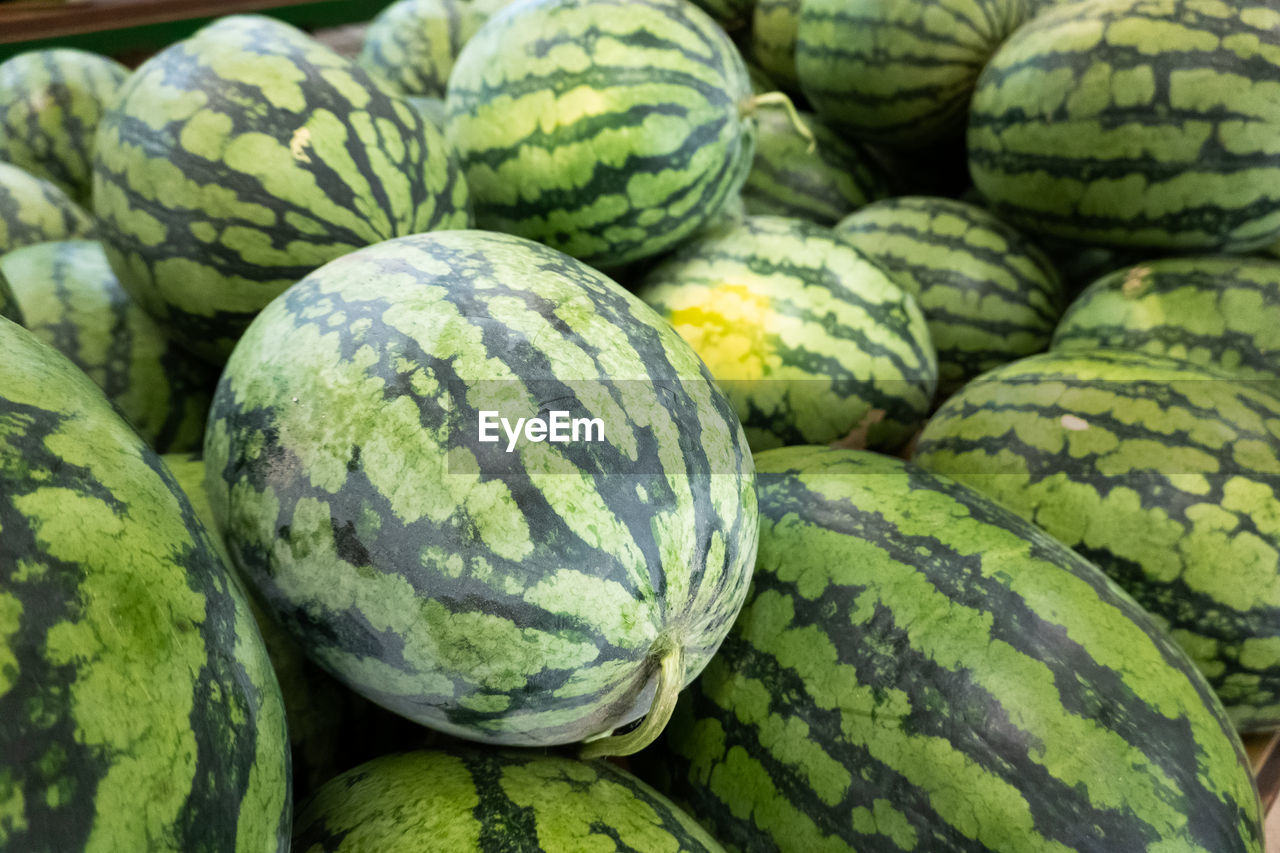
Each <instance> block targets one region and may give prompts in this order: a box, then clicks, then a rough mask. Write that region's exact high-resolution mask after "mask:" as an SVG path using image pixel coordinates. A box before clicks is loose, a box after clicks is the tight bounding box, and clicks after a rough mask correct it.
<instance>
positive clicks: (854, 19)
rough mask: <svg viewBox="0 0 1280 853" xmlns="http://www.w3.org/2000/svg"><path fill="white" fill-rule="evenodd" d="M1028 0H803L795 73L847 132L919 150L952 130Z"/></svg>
mask: <svg viewBox="0 0 1280 853" xmlns="http://www.w3.org/2000/svg"><path fill="white" fill-rule="evenodd" d="M1036 5H1038V4H1037V2H1036V0H804V2H803V3H800V4H799V18H798V20H797V22H796V25H795V26H796V33H795V47H794V55H795V68H796V79H797V81H798V82H799V85H800V89H801V91H803V92H804V94H805V97H807V98H808V99H809V103H810V104H812V106H813V109H814V110H815V111H816V112H817V113H818V115H820V116H822V117H823V118H824V119H826V120H828V121H829V122H831V123H832V124H833V125H836V126H838V127H841V128H842V129H844V130H845V131H846V132H847V133H849V134H851V135H852V136H853V137H855V138H857V139H861V140H865V141H868V142H881V143H888V144H892V145H895V146H910V147H920V146H925V145H929V144H932V143H936V142H940V141H943V140H950V139H952V138H953V137H958V136H959V135H960V134H961V133H962V132H963V129H964V118H965V110H966V108H967V107H968V103H969V96H970V94H971V93H972V92H973V87H974V84H975V82H976V81H977V78H978V72H979V71H981V70H982V66H983V65H984V64H985V63H986V62H987V60H988V59H989V58H990V57H991V55H992V54H993V53H994V52H995V50H996V48H997V47H999V46H1000V43H1001V42H1003V41H1004V40H1005V39H1006V38H1007V37H1008V36H1009V34H1010V33H1012V32H1013V31H1014V30H1015V29H1016V28H1017V27H1018V26H1019V25H1021V24H1022V22H1023V21H1025V20H1027V18H1029V17H1030V16H1031V13H1032V11H1033V9H1034V8H1035V6H1036Z"/></svg>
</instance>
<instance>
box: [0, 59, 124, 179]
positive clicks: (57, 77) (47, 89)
mask: <svg viewBox="0 0 1280 853" xmlns="http://www.w3.org/2000/svg"><path fill="white" fill-rule="evenodd" d="M127 76H129V69H127V68H125V67H124V66H123V65H121V64H120V63H119V62H116V61H115V60H114V59H108V58H107V57H105V56H99V55H98V54H96V53H87V52H85V51H83V50H73V49H71V48H54V49H50V50H33V51H29V52H27V53H20V54H18V55H17V56H15V57H13V58H12V59H9V60H6V61H5V62H4V63H0V160H2V161H5V162H9V163H12V164H14V165H15V166H19V167H21V168H23V169H26V170H27V171H28V172H30V173H31V174H33V175H35V176H37V177H40V178H44V179H45V180H48V181H52V182H53V183H54V184H56V185H57V186H58V188H59V189H61V190H62V191H63V192H65V193H66V194H67V195H69V196H70V197H71V198H72V199H74V200H75V201H76V203H78V204H88V203H89V196H90V191H91V189H92V180H91V177H92V175H91V160H92V156H93V139H94V134H95V132H96V131H97V129H98V122H99V121H100V120H101V118H102V113H103V111H104V110H105V109H106V107H107V105H109V104H110V103H111V102H112V101H113V100H114V99H115V97H116V93H117V91H118V90H119V88H120V84H122V83H123V82H124V79H125V77H127Z"/></svg>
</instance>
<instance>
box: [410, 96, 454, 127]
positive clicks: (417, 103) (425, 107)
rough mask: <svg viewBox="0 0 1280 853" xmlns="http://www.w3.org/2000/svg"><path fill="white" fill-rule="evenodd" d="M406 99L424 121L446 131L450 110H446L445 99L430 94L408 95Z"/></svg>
mask: <svg viewBox="0 0 1280 853" xmlns="http://www.w3.org/2000/svg"><path fill="white" fill-rule="evenodd" d="M405 101H406V102H407V103H408V104H409V106H411V107H413V108H414V109H415V110H416V111H417V113H418V115H420V116H422V118H423V120H424V121H426V122H428V123H429V124H431V125H432V126H433V127H435V129H436V130H438V131H440V132H441V133H444V131H445V127H446V124H447V116H448V112H447V111H446V110H445V105H444V101H443V100H441V99H440V98H432V97H429V96H421V95H406V96H405Z"/></svg>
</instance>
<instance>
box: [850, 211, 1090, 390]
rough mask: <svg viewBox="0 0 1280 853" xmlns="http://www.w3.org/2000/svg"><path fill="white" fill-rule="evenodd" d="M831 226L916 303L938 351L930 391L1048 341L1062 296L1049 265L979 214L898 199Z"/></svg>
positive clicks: (950, 386) (1028, 352)
mask: <svg viewBox="0 0 1280 853" xmlns="http://www.w3.org/2000/svg"><path fill="white" fill-rule="evenodd" d="M835 230H836V233H837V234H840V235H842V236H844V237H845V238H847V239H848V240H849V242H850V243H851V244H852V245H854V246H856V247H857V248H858V249H860V250H862V251H863V252H865V253H866V254H867V256H868V257H870V258H871V259H873V260H875V261H877V262H878V263H880V264H881V265H882V266H883V267H884V268H885V269H886V270H888V271H889V272H890V273H891V274H892V275H893V277H894V280H895V281H896V282H897V283H898V284H899V285H901V286H902V288H903V289H904V290H906V291H907V292H908V293H910V294H911V295H913V296H915V297H916V299H917V300H918V301H919V303H920V309H921V310H922V311H923V312H924V316H925V319H926V320H927V321H928V323H929V335H930V337H931V338H932V339H933V344H934V346H935V347H936V348H937V351H938V393H939V395H941V396H944V397H945V396H948V395H950V394H951V393H953V392H954V391H956V390H957V389H959V388H960V386H962V385H963V384H964V383H965V382H968V381H969V380H970V379H972V378H973V377H975V376H977V375H978V374H980V373H983V372H984V371H987V370H990V369H991V368H993V367H995V366H997V365H1000V364H1004V363H1005V362H1009V361H1014V360H1016V359H1018V358H1021V357H1022V356H1026V355H1031V354H1032V353H1036V352H1040V351H1041V350H1043V349H1045V348H1046V347H1047V346H1048V345H1049V338H1050V336H1051V335H1052V334H1053V328H1054V324H1055V323H1057V321H1058V317H1059V315H1060V314H1061V313H1062V308H1063V305H1064V303H1065V301H1066V297H1065V294H1064V293H1063V289H1062V282H1061V280H1060V279H1059V278H1058V273H1057V270H1055V269H1054V267H1053V264H1052V263H1050V262H1049V259H1048V258H1046V257H1045V256H1044V253H1043V252H1041V251H1040V250H1039V249H1038V248H1036V246H1035V245H1033V244H1032V243H1031V241H1030V240H1028V239H1027V238H1026V237H1024V236H1023V235H1022V234H1020V233H1018V231H1017V230H1015V229H1014V228H1012V227H1010V226H1008V225H1006V224H1004V223H1003V222H1001V221H1000V220H999V219H997V218H996V217H995V216H993V215H991V214H990V213H988V212H987V211H986V210H983V209H982V208H980V207H976V206H974V205H972V204H966V203H965V202H961V201H953V200H951V199H946V198H934V197H927V196H901V197H898V198H892V199H887V200H885V201H879V202H876V203H875V204H871V205H868V206H866V207H863V208H862V209H861V210H858V211H855V212H854V213H852V214H850V215H849V216H847V217H845V218H844V219H843V220H841V221H840V223H839V224H838V225H837V226H836V229H835Z"/></svg>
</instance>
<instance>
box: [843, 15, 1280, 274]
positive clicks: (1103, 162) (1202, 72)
mask: <svg viewBox="0 0 1280 853" xmlns="http://www.w3.org/2000/svg"><path fill="white" fill-rule="evenodd" d="M827 2H830V0H827ZM1276 15H1277V12H1276V8H1275V4H1274V3H1272V2H1268V0H1241V2H1232V3H1220V2H1217V0H1092V2H1076V3H1061V4H1055V5H1052V6H1050V7H1049V8H1048V9H1046V10H1045V11H1044V12H1043V13H1041V14H1039V15H1037V16H1036V17H1035V18H1034V19H1033V20H1031V21H1030V22H1028V23H1027V24H1026V26H1024V27H1022V28H1021V29H1019V30H1018V31H1017V32H1015V33H1014V34H1013V35H1012V36H1010V37H1009V39H1008V40H1007V41H1006V42H1005V43H1004V44H1003V45H1001V46H1000V49H999V50H998V51H997V52H996V54H995V56H994V57H992V59H991V61H990V62H989V63H987V65H986V67H985V68H983V69H982V75H981V77H980V78H979V80H978V85H977V90H976V92H975V93H974V96H973V102H972V107H971V109H970V111H969V133H968V156H969V169H970V172H971V174H972V176H973V181H974V183H975V184H976V185H977V187H978V189H979V190H980V191H981V192H982V194H983V195H984V196H985V197H986V198H988V199H989V200H990V202H991V204H992V205H993V209H994V210H995V212H996V213H997V214H999V215H1000V217H1001V218H1002V219H1006V220H1007V221H1008V222H1010V223H1011V224H1012V225H1015V226H1018V227H1020V228H1025V229H1027V230H1030V231H1034V232H1037V233H1044V234H1051V235H1054V236H1057V237H1065V238H1069V239H1073V240H1077V241H1081V242H1086V243H1090V244H1094V245H1109V246H1119V247H1157V248H1162V249H1176V250H1183V251H1190V250H1213V249H1218V248H1231V249H1247V248H1257V247H1261V246H1265V245H1266V244H1268V243H1270V242H1272V241H1274V240H1275V239H1276V236H1277V230H1280V192H1277V191H1276V184H1277V181H1280V148H1278V147H1277V146H1276V145H1275V144H1274V142H1273V140H1275V139H1276V138H1277V137H1280V97H1277V96H1276V94H1275V86H1276V85H1277V75H1276V70H1275V69H1276V68H1277V67H1280V21H1278V20H1277V17H1276Z"/></svg>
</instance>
